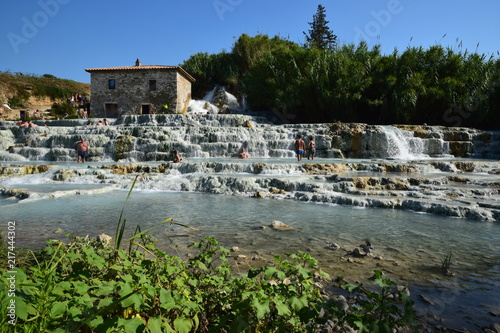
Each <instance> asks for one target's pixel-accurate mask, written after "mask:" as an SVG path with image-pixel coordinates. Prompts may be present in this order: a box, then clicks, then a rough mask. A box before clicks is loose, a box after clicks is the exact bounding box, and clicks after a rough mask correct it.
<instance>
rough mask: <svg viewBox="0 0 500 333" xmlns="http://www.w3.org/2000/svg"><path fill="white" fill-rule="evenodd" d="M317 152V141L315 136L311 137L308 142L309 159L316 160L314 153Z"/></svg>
mask: <svg viewBox="0 0 500 333" xmlns="http://www.w3.org/2000/svg"><path fill="white" fill-rule="evenodd" d="M315 154H316V142H314V138H313V137H312V136H311V137H309V143H308V144H307V159H311V160H314V155H315Z"/></svg>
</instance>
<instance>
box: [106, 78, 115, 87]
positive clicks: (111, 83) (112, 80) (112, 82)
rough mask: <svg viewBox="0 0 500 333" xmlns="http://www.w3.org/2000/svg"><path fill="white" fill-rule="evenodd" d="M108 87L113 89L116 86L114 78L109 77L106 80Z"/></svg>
mask: <svg viewBox="0 0 500 333" xmlns="http://www.w3.org/2000/svg"><path fill="white" fill-rule="evenodd" d="M108 88H109V89H115V88H116V82H115V80H114V79H111V80H109V81H108Z"/></svg>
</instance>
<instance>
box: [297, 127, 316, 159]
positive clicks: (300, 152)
mask: <svg viewBox="0 0 500 333" xmlns="http://www.w3.org/2000/svg"><path fill="white" fill-rule="evenodd" d="M295 154H296V155H297V160H298V161H299V162H300V161H302V157H303V156H304V154H307V159H308V160H309V159H311V160H314V155H316V142H314V138H313V137H312V136H311V137H309V142H308V143H307V146H306V142H305V141H304V139H302V135H300V134H299V135H297V139H296V140H295Z"/></svg>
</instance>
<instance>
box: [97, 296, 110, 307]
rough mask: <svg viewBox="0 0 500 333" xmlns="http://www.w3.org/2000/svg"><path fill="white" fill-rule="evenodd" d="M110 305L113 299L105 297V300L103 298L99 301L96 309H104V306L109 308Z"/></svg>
mask: <svg viewBox="0 0 500 333" xmlns="http://www.w3.org/2000/svg"><path fill="white" fill-rule="evenodd" d="M112 303H113V298H111V297H106V298H103V299H101V300H100V301H99V305H98V307H99V308H104V307H106V306H109V305H110V304H112Z"/></svg>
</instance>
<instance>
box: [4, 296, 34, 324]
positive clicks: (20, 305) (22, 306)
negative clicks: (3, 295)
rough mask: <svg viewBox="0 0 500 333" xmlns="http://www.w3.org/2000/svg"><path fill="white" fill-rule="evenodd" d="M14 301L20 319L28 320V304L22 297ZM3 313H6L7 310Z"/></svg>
mask: <svg viewBox="0 0 500 333" xmlns="http://www.w3.org/2000/svg"><path fill="white" fill-rule="evenodd" d="M14 300H15V301H16V315H17V316H18V317H19V319H22V320H26V319H27V318H28V307H27V305H26V303H25V302H24V300H23V299H22V298H20V297H15V298H14ZM2 311H5V309H3V310H2Z"/></svg>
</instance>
